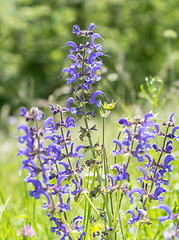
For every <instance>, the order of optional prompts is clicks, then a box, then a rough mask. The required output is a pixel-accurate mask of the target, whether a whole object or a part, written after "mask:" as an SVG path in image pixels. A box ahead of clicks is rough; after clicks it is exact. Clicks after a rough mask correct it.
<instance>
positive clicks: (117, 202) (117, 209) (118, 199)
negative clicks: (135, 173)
mask: <svg viewBox="0 0 179 240" xmlns="http://www.w3.org/2000/svg"><path fill="white" fill-rule="evenodd" d="M136 130H137V123H136V124H135V128H134V134H133V138H132V142H131V150H130V155H129V157H128V160H127V164H126V171H127V168H128V166H129V163H130V159H131V156H132V149H133V145H134V137H135V134H136ZM121 186H122V180H121V181H120V184H119V190H118V192H117V200H116V210H115V214H114V222H113V228H114V229H115V228H116V219H117V215H119V224H120V229H121V233H122V238H123V240H124V239H125V236H124V230H123V227H122V221H121V218H120V213H119V209H120V206H121V202H122V198H123V195H122V196H121ZM120 196H121V198H120Z"/></svg>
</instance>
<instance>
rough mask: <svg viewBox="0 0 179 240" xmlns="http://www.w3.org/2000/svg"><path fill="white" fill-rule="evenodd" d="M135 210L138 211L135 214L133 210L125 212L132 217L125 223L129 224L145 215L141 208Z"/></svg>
mask: <svg viewBox="0 0 179 240" xmlns="http://www.w3.org/2000/svg"><path fill="white" fill-rule="evenodd" d="M136 211H137V212H138V214H137V215H136V214H135V212H134V211H133V210H128V211H127V212H126V213H130V214H131V216H132V219H128V220H127V223H128V224H129V225H130V226H131V225H132V224H133V223H135V222H137V221H139V220H140V219H141V217H142V216H145V215H147V212H146V211H145V210H143V209H138V208H136Z"/></svg>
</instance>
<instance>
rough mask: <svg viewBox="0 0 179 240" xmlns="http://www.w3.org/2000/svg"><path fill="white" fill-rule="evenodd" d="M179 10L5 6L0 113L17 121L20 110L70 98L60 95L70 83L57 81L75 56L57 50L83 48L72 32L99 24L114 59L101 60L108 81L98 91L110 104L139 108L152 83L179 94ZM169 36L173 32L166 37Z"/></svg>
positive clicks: (157, 5)
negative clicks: (153, 79)
mask: <svg viewBox="0 0 179 240" xmlns="http://www.w3.org/2000/svg"><path fill="white" fill-rule="evenodd" d="M178 7H179V2H178V0H173V1H170V0H166V1H163V0H125V1H124V0H110V1H108V0H100V1H96V0H90V1H89V0H88V1H87V0H83V1H82V0H50V1H42V0H1V1H0V108H2V107H3V106H4V104H5V107H6V111H8V112H9V114H14V112H15V111H16V110H17V109H19V107H20V106H27V107H28V108H29V107H30V106H32V105H38V106H39V107H44V105H45V101H44V100H45V99H47V98H48V97H49V95H50V94H54V91H55V98H56V99H58V100H59V101H60V100H61V99H63V96H64V94H70V92H71V86H67V87H66V88H62V90H61V91H60V90H59V88H61V87H64V86H65V84H66V80H65V78H64V77H63V76H61V77H60V79H57V76H58V75H59V74H60V73H61V70H62V68H63V67H64V65H65V64H64V61H65V59H66V58H67V55H68V50H69V49H68V48H64V49H59V48H60V47H62V46H64V45H65V44H66V42H67V41H70V40H72V41H75V42H77V43H79V42H80V41H82V39H77V38H76V35H73V34H72V26H73V25H74V24H78V25H79V26H80V27H81V29H86V28H88V27H89V24H90V23H91V22H94V23H95V24H96V25H97V26H99V29H97V28H96V29H95V32H99V33H100V35H101V36H102V37H103V38H104V39H105V40H106V42H102V45H103V52H104V53H105V54H107V55H110V56H111V57H110V58H109V57H103V61H104V65H105V67H104V69H105V70H106V71H107V73H105V74H104V75H103V80H102V81H101V82H99V83H98V84H97V88H101V89H102V90H103V91H105V92H109V97H110V94H111V95H114V94H115V93H116V96H113V99H115V98H116V97H118V98H119V99H120V100H122V102H123V103H124V104H131V103H135V102H136V100H137V96H138V91H139V89H140V84H141V83H143V82H144V79H145V77H146V76H149V75H151V76H158V77H160V78H162V79H163V81H164V82H165V86H166V87H168V86H171V84H172V86H174V87H176V86H175V85H176V80H177V79H178V78H179V68H177V66H178V64H179V54H178V53H179V51H178V49H179V41H178V38H177V35H176V33H177V31H178V26H179V14H178ZM167 29H173V30H174V31H175V32H173V33H170V32H169V33H166V34H165V36H164V32H165V30H167ZM172 34H173V35H172ZM100 41H102V40H100ZM105 80H107V81H105ZM103 81H104V82H105V84H103ZM109 85H110V87H111V89H110V88H109ZM68 87H69V88H68ZM112 89H115V93H114V91H112Z"/></svg>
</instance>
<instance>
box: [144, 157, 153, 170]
mask: <svg viewBox="0 0 179 240" xmlns="http://www.w3.org/2000/svg"><path fill="white" fill-rule="evenodd" d="M144 157H146V158H147V159H148V164H144V167H145V168H149V167H151V166H152V159H151V157H150V155H148V154H145V155H144Z"/></svg>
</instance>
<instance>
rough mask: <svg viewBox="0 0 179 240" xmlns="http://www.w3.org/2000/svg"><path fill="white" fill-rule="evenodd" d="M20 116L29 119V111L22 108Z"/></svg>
mask: <svg viewBox="0 0 179 240" xmlns="http://www.w3.org/2000/svg"><path fill="white" fill-rule="evenodd" d="M19 115H20V116H21V117H28V111H27V109H26V108H25V107H21V109H20V113H19Z"/></svg>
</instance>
